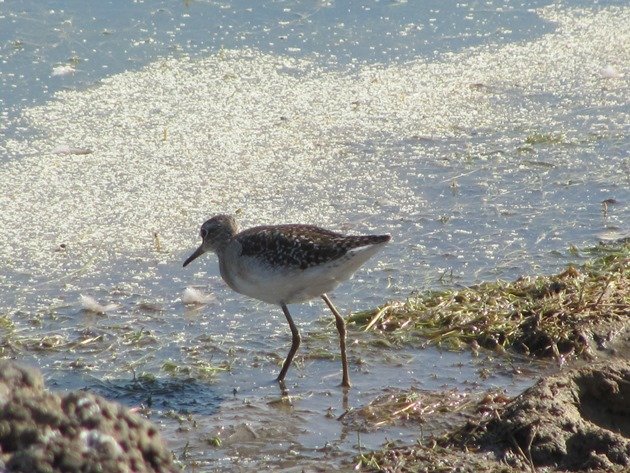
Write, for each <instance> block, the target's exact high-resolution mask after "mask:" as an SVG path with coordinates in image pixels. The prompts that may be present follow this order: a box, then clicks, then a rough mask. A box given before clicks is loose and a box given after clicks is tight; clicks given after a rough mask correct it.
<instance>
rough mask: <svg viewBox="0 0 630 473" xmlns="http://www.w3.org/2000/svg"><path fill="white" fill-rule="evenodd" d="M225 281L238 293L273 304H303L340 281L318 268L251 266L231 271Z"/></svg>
mask: <svg viewBox="0 0 630 473" xmlns="http://www.w3.org/2000/svg"><path fill="white" fill-rule="evenodd" d="M225 279H226V282H228V284H229V285H230V286H231V287H232V289H234V290H235V291H237V292H239V293H241V294H244V295H246V296H249V297H252V298H254V299H258V300H261V301H263V302H268V303H270V304H293V303H297V302H304V301H307V300H310V299H313V298H315V297H319V296H320V295H322V294H324V293H326V292H330V291H332V290H333V289H334V288H336V287H337V286H338V285H339V283H340V282H341V281H339V280H336V279H334V278H333V277H332V275H331V273H330V272H327V271H322V270H318V269H317V268H308V269H300V268H269V267H265V266H262V267H257V266H255V265H249V266H247V267H245V268H243V267H241V268H240V269H237V270H236V271H232V272H231V274H230V275H229V277H228V278H225Z"/></svg>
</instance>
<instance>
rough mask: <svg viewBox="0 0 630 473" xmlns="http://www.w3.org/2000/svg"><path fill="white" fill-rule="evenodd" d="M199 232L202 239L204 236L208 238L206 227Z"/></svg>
mask: <svg viewBox="0 0 630 473" xmlns="http://www.w3.org/2000/svg"><path fill="white" fill-rule="evenodd" d="M199 234H200V235H201V239H202V240H203V239H204V238H206V235H207V234H208V231H207V230H206V229H205V228H202V229H201V231H200V232H199Z"/></svg>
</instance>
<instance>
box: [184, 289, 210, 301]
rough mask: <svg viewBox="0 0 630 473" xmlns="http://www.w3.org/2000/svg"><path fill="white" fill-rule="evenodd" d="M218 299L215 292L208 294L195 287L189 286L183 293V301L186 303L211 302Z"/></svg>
mask: <svg viewBox="0 0 630 473" xmlns="http://www.w3.org/2000/svg"><path fill="white" fill-rule="evenodd" d="M215 301H216V297H214V294H206V293H204V292H202V291H200V290H199V289H195V288H194V287H187V288H186V289H184V293H183V294H182V302H183V303H184V304H186V305H191V304H210V303H212V302H215Z"/></svg>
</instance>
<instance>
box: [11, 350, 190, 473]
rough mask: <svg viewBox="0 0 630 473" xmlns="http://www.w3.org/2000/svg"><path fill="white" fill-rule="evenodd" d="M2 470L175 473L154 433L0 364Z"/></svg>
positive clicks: (107, 405) (31, 373)
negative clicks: (46, 386) (47, 389)
mask: <svg viewBox="0 0 630 473" xmlns="http://www.w3.org/2000/svg"><path fill="white" fill-rule="evenodd" d="M0 452H1V453H2V457H1V460H0V471H15V472H28V473H44V472H46V473H56V472H59V473H61V472H63V473H72V472H107V473H118V472H120V473H123V472H124V473H128V472H138V473H144V472H147V473H149V472H159V473H162V472H177V471H180V470H179V468H177V467H176V466H175V465H174V464H173V461H172V455H171V452H170V451H169V450H168V449H167V448H166V446H165V445H164V443H163V441H162V440H161V438H160V436H159V435H158V432H157V429H156V428H155V427H154V426H153V425H151V423H150V422H148V421H147V420H145V419H143V418H141V417H139V416H138V415H136V414H133V413H131V412H129V410H128V409H126V408H124V407H123V406H121V405H119V404H115V403H113V402H109V401H107V400H105V399H103V398H101V397H99V396H95V395H93V394H89V393H83V392H73V393H69V394H66V395H63V396H60V395H58V394H54V393H51V392H48V391H46V390H45V389H44V382H43V379H42V376H41V374H40V373H39V372H37V371H36V370H33V369H28V368H23V367H20V366H19V365H17V364H15V363H13V362H10V361H6V360H0Z"/></svg>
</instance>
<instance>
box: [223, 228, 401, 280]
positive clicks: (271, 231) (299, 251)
mask: <svg viewBox="0 0 630 473" xmlns="http://www.w3.org/2000/svg"><path fill="white" fill-rule="evenodd" d="M235 238H236V240H237V241H238V242H239V243H240V244H241V247H242V250H241V255H243V256H250V257H254V258H258V259H260V260H262V261H264V263H266V264H268V265H270V266H278V267H285V268H292V269H296V268H300V269H307V268H309V267H312V266H317V265H321V264H325V263H327V262H329V261H332V260H335V259H338V258H341V257H342V256H344V255H345V254H346V253H347V252H348V251H350V250H352V249H353V248H359V247H362V246H367V245H373V244H377V243H384V242H386V241H388V240H389V238H390V237H389V235H369V236H344V235H342V234H340V233H336V232H332V231H330V230H325V229H323V228H319V227H316V226H313V225H276V226H263V227H255V228H250V229H248V230H245V231H243V232H241V233H239V234H238V235H236V237H235Z"/></svg>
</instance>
